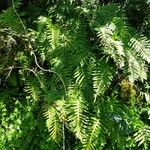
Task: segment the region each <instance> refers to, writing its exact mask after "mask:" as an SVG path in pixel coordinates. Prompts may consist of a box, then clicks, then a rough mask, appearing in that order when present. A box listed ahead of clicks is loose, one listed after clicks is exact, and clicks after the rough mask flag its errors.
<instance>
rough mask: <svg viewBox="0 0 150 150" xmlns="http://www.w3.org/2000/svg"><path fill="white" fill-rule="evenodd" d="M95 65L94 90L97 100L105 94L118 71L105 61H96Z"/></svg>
mask: <svg viewBox="0 0 150 150" xmlns="http://www.w3.org/2000/svg"><path fill="white" fill-rule="evenodd" d="M93 64H94V65H93V66H94V68H93V74H92V75H93V88H94V92H95V93H94V95H95V98H96V97H97V96H100V95H102V94H104V92H105V91H106V90H107V88H108V87H109V85H110V83H111V81H112V79H113V76H114V75H115V73H116V69H115V68H114V66H113V65H110V64H109V63H107V62H106V61H105V60H104V59H102V60H99V61H96V60H94V61H93Z"/></svg>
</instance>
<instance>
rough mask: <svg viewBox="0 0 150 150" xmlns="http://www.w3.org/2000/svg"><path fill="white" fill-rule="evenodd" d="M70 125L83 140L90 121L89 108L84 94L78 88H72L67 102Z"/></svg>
mask: <svg viewBox="0 0 150 150" xmlns="http://www.w3.org/2000/svg"><path fill="white" fill-rule="evenodd" d="M66 108H67V110H68V111H67V113H68V114H67V115H68V121H69V126H70V128H71V130H72V132H74V133H75V135H76V137H77V138H78V139H80V140H81V142H82V141H83V138H84V136H85V134H86V133H85V130H86V128H87V122H88V117H87V114H88V109H87V106H86V102H85V100H84V97H83V95H82V94H81V92H80V91H78V90H77V89H70V90H69V93H68V101H67V104H66Z"/></svg>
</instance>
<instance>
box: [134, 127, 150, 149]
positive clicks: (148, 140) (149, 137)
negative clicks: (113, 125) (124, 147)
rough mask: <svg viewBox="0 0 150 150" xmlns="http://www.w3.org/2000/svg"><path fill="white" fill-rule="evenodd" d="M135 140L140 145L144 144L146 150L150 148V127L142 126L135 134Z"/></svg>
mask: <svg viewBox="0 0 150 150" xmlns="http://www.w3.org/2000/svg"><path fill="white" fill-rule="evenodd" d="M134 140H135V142H137V143H138V146H141V145H144V148H145V150H148V148H149V144H150V127H149V126H144V127H142V128H141V129H140V130H139V131H138V132H136V133H135V134H134Z"/></svg>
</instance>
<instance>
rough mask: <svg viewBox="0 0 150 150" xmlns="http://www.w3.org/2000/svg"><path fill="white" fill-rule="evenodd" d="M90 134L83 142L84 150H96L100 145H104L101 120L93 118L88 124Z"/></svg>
mask: <svg viewBox="0 0 150 150" xmlns="http://www.w3.org/2000/svg"><path fill="white" fill-rule="evenodd" d="M86 132H87V133H88V134H87V135H86V136H85V138H84V140H83V149H84V150H94V149H96V147H97V146H98V145H102V144H103V143H101V142H102V141H101V137H100V136H102V135H100V134H102V133H101V132H102V130H101V124H100V121H99V119H97V118H95V117H92V118H91V119H90V122H89V124H88V129H87V131H86Z"/></svg>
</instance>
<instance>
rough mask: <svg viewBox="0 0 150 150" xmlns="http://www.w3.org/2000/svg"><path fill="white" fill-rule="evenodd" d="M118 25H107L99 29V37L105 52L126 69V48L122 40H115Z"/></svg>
mask: <svg viewBox="0 0 150 150" xmlns="http://www.w3.org/2000/svg"><path fill="white" fill-rule="evenodd" d="M115 32H116V25H115V24H114V23H110V24H106V25H105V26H102V27H99V28H97V35H98V37H99V39H100V42H101V45H102V46H103V48H102V49H103V52H104V53H105V54H107V55H108V56H110V57H111V58H113V59H114V61H115V62H116V64H117V65H118V66H119V67H120V68H122V67H124V65H125V64H124V63H125V60H124V56H125V54H124V47H123V42H122V40H121V39H117V40H116V39H115V38H118V37H115V36H116V35H115Z"/></svg>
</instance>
